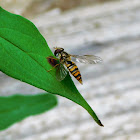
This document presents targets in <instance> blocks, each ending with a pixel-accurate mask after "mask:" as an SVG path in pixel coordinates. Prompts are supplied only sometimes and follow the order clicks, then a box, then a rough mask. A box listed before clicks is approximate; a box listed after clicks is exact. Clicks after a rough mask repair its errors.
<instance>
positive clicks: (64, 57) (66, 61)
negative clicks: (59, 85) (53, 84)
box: [47, 47, 102, 84]
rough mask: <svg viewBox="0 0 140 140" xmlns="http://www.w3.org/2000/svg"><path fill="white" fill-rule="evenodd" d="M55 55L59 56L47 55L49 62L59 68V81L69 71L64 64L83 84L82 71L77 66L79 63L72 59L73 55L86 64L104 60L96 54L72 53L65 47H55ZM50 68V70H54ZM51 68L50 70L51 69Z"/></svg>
mask: <svg viewBox="0 0 140 140" xmlns="http://www.w3.org/2000/svg"><path fill="white" fill-rule="evenodd" d="M54 49H55V51H54V55H55V56H56V57H57V58H54V57H53V56H49V57H47V60H48V62H49V63H50V64H51V65H52V66H53V68H57V70H56V78H57V80H59V81H62V80H63V79H64V78H65V77H66V75H67V73H68V71H67V70H66V68H65V67H64V65H65V66H66V67H67V69H68V70H69V72H70V73H71V74H72V75H73V76H74V77H75V78H76V79H77V80H78V81H79V82H80V83H81V84H82V77H81V73H80V71H79V69H78V67H77V65H76V64H75V63H74V62H73V61H72V60H71V57H73V58H74V59H75V61H77V62H81V63H86V64H96V63H100V62H102V59H101V58H100V57H98V56H95V55H82V56H81V55H71V54H68V53H67V52H65V51H64V49H63V48H57V47H55V48H54ZM57 60H59V61H60V63H58V62H57ZM53 68H52V69H53ZM52 69H50V70H52ZM50 70H49V71H50ZM49 71H48V72H49Z"/></svg>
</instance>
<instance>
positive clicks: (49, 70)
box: [47, 64, 60, 72]
mask: <svg viewBox="0 0 140 140" xmlns="http://www.w3.org/2000/svg"><path fill="white" fill-rule="evenodd" d="M58 65H60V64H56V65H55V66H54V67H53V68H52V69H50V70H47V72H50V71H51V70H53V69H54V68H56V67H57V66H58Z"/></svg>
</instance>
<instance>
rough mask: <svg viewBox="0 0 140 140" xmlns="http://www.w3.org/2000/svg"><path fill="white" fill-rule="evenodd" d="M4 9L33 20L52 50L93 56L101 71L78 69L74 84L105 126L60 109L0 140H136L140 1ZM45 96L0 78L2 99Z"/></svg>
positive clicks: (74, 1) (57, 1) (41, 2)
mask: <svg viewBox="0 0 140 140" xmlns="http://www.w3.org/2000/svg"><path fill="white" fill-rule="evenodd" d="M0 6H2V7H3V8H4V9H6V10H8V11H10V12H12V13H16V14H20V15H22V16H24V17H25V18H28V19H29V20H31V21H32V22H33V23H34V24H35V25H36V26H37V28H38V29H39V31H40V32H41V34H42V35H43V36H44V37H45V39H46V41H47V43H48V45H49V46H50V48H51V49H52V51H53V47H54V46H60V47H63V48H65V50H66V51H67V52H68V53H71V54H80V55H82V54H91V55H92V54H94V55H97V56H100V57H101V58H102V59H103V60H104V62H103V63H102V64H99V65H84V64H79V63H77V65H78V67H79V69H80V71H81V74H82V77H83V85H80V84H79V83H78V82H77V81H76V80H75V79H73V80H74V82H75V84H76V86H77V88H78V90H79V91H80V93H81V94H82V95H83V97H84V98H85V99H86V100H87V102H88V103H89V104H90V105H91V107H92V108H93V110H94V111H95V112H96V113H97V115H98V117H99V118H100V120H101V121H102V123H103V124H104V128H102V127H100V126H98V125H97V124H96V123H95V122H94V120H93V119H92V118H91V116H90V115H89V114H88V113H87V112H86V111H85V110H84V109H83V108H82V107H80V106H79V105H77V104H75V103H73V102H72V101H69V100H68V99H66V98H63V97H60V96H58V98H59V105H58V106H57V107H56V108H55V109H53V110H51V111H49V112H47V113H44V114H41V115H37V116H33V117H29V118H27V119H25V120H23V121H21V122H19V123H17V124H15V125H13V126H11V127H10V128H8V129H7V130H4V131H2V132H0V140H140V0H132V1H131V2H130V0H28V1H27V0H1V1H0ZM38 92H43V91H41V90H40V89H37V88H35V87H33V86H30V85H28V84H25V83H23V82H20V81H18V80H15V79H13V78H10V77H8V76H6V75H5V74H3V73H1V72H0V95H1V96H7V95H11V94H14V93H21V94H28V93H32V94H35V93H38Z"/></svg>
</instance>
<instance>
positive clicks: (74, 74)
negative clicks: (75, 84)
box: [65, 61, 82, 84]
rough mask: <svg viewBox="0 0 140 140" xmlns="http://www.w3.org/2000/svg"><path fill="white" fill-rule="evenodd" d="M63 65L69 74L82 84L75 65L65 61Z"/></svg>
mask: <svg viewBox="0 0 140 140" xmlns="http://www.w3.org/2000/svg"><path fill="white" fill-rule="evenodd" d="M65 65H66V67H67V68H68V70H69V71H70V73H71V74H72V75H73V76H74V77H75V78H76V79H77V80H78V81H79V82H80V83H81V84H82V77H81V74H80V71H79V69H78V67H77V66H76V64H75V63H74V62H72V61H66V62H65Z"/></svg>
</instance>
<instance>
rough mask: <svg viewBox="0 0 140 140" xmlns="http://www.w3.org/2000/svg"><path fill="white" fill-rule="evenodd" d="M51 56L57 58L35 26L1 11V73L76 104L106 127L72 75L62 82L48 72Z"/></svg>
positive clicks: (53, 73) (52, 72)
mask: <svg viewBox="0 0 140 140" xmlns="http://www.w3.org/2000/svg"><path fill="white" fill-rule="evenodd" d="M46 22H47V19H46ZM48 56H53V54H52V52H51V50H50V49H49V47H48V45H47V43H46V41H45V39H44V38H43V37H42V35H41V34H40V33H39V31H38V30H37V28H36V27H35V25H34V24H33V23H31V22H30V21H29V20H27V19H25V18H23V17H21V16H19V15H15V14H11V13H9V12H7V11H5V10H3V9H2V8H0V70H1V71H2V72H4V73H5V74H7V75H9V76H11V77H13V78H16V79H19V80H21V81H24V82H26V83H28V84H31V85H33V86H35V87H38V88H40V89H43V90H45V91H47V92H49V93H53V94H57V95H61V96H63V97H66V98H68V99H70V100H72V101H73V102H75V103H77V104H79V105H81V106H82V107H83V108H85V109H86V110H87V111H88V112H89V114H90V115H91V116H92V117H93V119H94V120H95V121H96V122H97V123H98V124H99V125H100V126H103V125H102V123H101V122H100V120H99V119H98V117H97V116H96V114H95V113H94V111H93V110H92V108H91V107H90V106H89V105H88V103H87V102H86V101H85V100H84V98H83V97H82V96H81V94H80V93H79V91H78V90H77V88H76V87H75V85H74V83H73V81H72V80H71V77H70V76H69V75H67V77H66V78H65V79H64V80H63V81H61V82H59V81H57V80H56V76H55V72H56V70H55V69H53V70H52V71H50V72H47V70H50V69H51V68H52V66H51V65H50V64H49V63H48V62H47V60H46V57H48Z"/></svg>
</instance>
